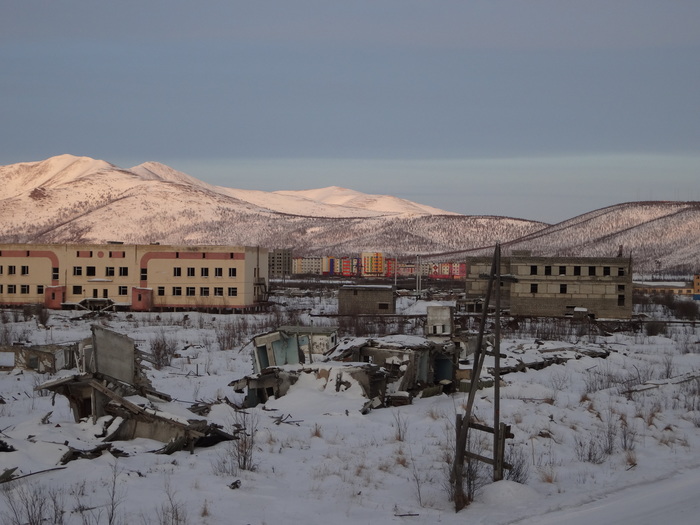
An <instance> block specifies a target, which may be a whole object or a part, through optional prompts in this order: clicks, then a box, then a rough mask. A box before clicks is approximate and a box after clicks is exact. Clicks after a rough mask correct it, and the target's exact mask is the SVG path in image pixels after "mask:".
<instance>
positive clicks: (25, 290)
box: [19, 284, 29, 294]
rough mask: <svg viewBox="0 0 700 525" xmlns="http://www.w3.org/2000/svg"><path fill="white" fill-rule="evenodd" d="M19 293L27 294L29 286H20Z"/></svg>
mask: <svg viewBox="0 0 700 525" xmlns="http://www.w3.org/2000/svg"><path fill="white" fill-rule="evenodd" d="M19 293H23V294H28V293H29V285H28V284H23V285H22V286H20V287H19Z"/></svg>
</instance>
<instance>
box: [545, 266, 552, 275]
mask: <svg viewBox="0 0 700 525" xmlns="http://www.w3.org/2000/svg"><path fill="white" fill-rule="evenodd" d="M544 274H545V275H552V267H551V266H545V267H544Z"/></svg>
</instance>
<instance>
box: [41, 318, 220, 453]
mask: <svg viewBox="0 0 700 525" xmlns="http://www.w3.org/2000/svg"><path fill="white" fill-rule="evenodd" d="M78 356H79V358H78V362H77V365H78V371H79V373H78V374H75V375H71V376H68V377H63V378H61V379H56V380H53V381H49V382H46V383H43V384H41V385H39V386H38V387H36V389H37V390H41V389H45V390H49V391H51V392H55V393H58V394H61V395H63V396H65V397H66V398H67V399H68V402H69V403H70V407H71V411H72V412H73V417H74V418H75V421H76V422H79V421H80V420H82V419H86V418H91V419H92V422H93V423H96V422H97V420H98V419H99V418H101V417H103V416H111V419H110V420H109V421H107V423H106V424H105V436H104V439H105V441H117V440H127V439H134V438H137V437H143V438H149V439H154V440H157V441H161V442H164V443H179V444H180V447H183V446H190V447H193V446H195V445H196V442H197V440H199V439H203V438H207V437H208V436H210V435H211V434H212V433H215V434H217V435H219V436H221V437H223V438H228V437H227V436H224V435H223V433H222V432H221V431H220V430H219V429H218V428H217V427H214V426H211V425H209V424H208V423H207V422H206V421H205V420H201V419H195V418H192V417H191V416H193V415H194V414H192V413H190V412H188V411H187V410H186V409H185V408H183V407H181V406H179V405H177V404H174V403H170V401H171V398H170V396H168V395H167V394H163V393H162V392H158V391H156V390H155V389H153V387H152V386H151V384H150V381H149V380H148V378H147V377H146V375H145V373H144V371H143V368H142V365H141V363H142V360H147V359H148V356H147V355H146V354H144V353H143V352H141V351H140V350H138V349H137V348H136V345H135V344H134V341H133V339H130V338H129V337H127V336H124V335H121V334H118V333H115V332H112V331H110V330H107V329H106V328H103V327H101V326H99V325H93V326H92V337H91V338H89V339H86V340H84V341H82V342H80V343H79V345H78Z"/></svg>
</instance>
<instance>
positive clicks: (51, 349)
mask: <svg viewBox="0 0 700 525" xmlns="http://www.w3.org/2000/svg"><path fill="white" fill-rule="evenodd" d="M76 350H77V346H76V345H68V346H66V345H29V346H24V345H13V346H7V345H0V370H3V371H7V370H12V369H13V368H21V369H23V370H35V371H36V372H39V373H42V374H44V373H48V374H53V373H55V372H58V371H59V370H63V369H66V368H73V367H74V366H75V362H74V354H75V352H76Z"/></svg>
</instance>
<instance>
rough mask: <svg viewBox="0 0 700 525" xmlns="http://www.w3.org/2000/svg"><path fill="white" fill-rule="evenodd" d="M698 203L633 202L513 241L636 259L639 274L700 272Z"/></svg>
mask: <svg viewBox="0 0 700 525" xmlns="http://www.w3.org/2000/svg"><path fill="white" fill-rule="evenodd" d="M698 228H700V203H699V202H630V203H625V204H618V205H616V206H610V207H608V208H603V209H601V210H596V211H593V212H590V213H587V214H584V215H581V216H579V217H575V218H573V219H570V220H568V221H564V222H561V223H559V224H555V225H553V226H550V227H548V228H545V229H543V230H540V231H538V232H535V233H532V234H530V235H527V236H525V237H523V238H521V239H517V240H516V241H513V242H511V243H509V247H510V248H511V249H529V250H532V251H533V252H537V253H539V254H542V255H591V256H614V255H616V254H617V253H618V251H619V248H620V246H621V247H622V250H623V255H625V256H628V255H630V254H631V255H632V257H633V258H634V261H635V272H637V273H645V274H651V273H653V272H655V271H659V270H663V271H667V272H674V273H677V274H690V273H697V272H698V271H699V270H700V269H699V268H698V267H697V263H698V261H697V254H698V253H700V241H699V239H698V235H697V232H698Z"/></svg>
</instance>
